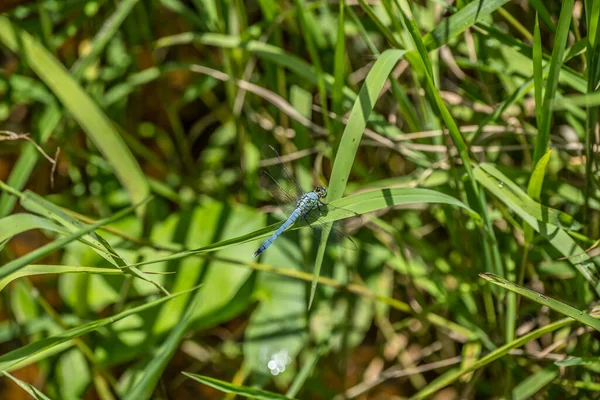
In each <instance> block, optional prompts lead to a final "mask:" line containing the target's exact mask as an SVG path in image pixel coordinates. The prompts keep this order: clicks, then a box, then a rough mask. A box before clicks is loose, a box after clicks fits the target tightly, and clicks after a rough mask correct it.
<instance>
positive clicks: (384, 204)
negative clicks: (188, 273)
mask: <svg viewBox="0 0 600 400" xmlns="http://www.w3.org/2000/svg"><path fill="white" fill-rule="evenodd" d="M328 197H329V196H328ZM422 203H431V204H436V203H439V204H448V205H453V206H457V207H460V208H462V209H464V210H465V211H466V212H467V213H468V214H469V216H470V217H471V218H473V219H474V220H475V222H476V223H481V222H480V221H481V217H480V216H479V214H477V213H476V212H475V211H473V210H472V209H470V208H469V207H468V206H466V205H465V204H464V203H463V202H461V201H460V200H457V199H456V198H454V197H452V196H448V195H447V194H444V193H440V192H437V191H435V190H429V189H407V188H391V189H377V190H371V191H368V192H363V193H359V194H354V195H351V196H348V197H344V198H342V199H339V200H335V201H332V202H331V205H332V206H334V207H335V208H333V207H332V211H331V212H329V213H327V215H324V216H323V217H322V218H321V219H320V220H321V221H322V222H324V223H330V222H335V221H338V220H340V219H344V218H352V217H356V216H357V215H361V214H366V213H370V212H373V211H377V210H381V209H385V208H388V207H393V206H398V205H403V204H422ZM280 225H281V223H280V222H279V223H275V224H272V225H269V226H267V227H265V228H263V229H259V230H257V231H254V232H250V233H247V234H244V235H240V236H238V237H235V238H231V239H227V240H223V241H220V242H217V243H213V244H211V245H208V246H204V247H200V248H198V249H193V250H187V251H183V252H179V253H175V254H172V255H169V256H166V257H161V258H157V259H154V260H149V261H144V262H141V263H137V264H132V266H140V265H146V264H154V263H157V262H162V261H169V260H177V259H180V258H185V257H190V256H193V255H196V254H201V253H208V252H213V251H217V250H222V249H224V248H228V247H231V246H235V245H237V244H241V243H246V242H250V241H254V240H257V239H261V238H265V237H268V236H270V235H271V234H272V233H273V232H274V231H276V230H277V228H279V226H280ZM303 226H304V224H303V223H302V222H300V223H299V224H297V225H295V226H293V227H292V228H291V229H299V228H301V227H303Z"/></svg>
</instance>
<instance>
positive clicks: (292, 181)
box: [262, 145, 304, 202]
mask: <svg viewBox="0 0 600 400" xmlns="http://www.w3.org/2000/svg"><path fill="white" fill-rule="evenodd" d="M262 153H263V163H264V166H263V168H264V169H263V176H264V177H266V178H268V180H269V181H270V182H271V186H270V187H268V188H267V189H273V186H275V187H274V189H275V191H276V192H279V193H278V194H280V195H281V194H283V195H284V196H283V198H282V199H278V200H281V201H288V199H293V201H294V202H295V201H297V200H298V199H299V198H300V197H302V195H303V194H304V191H303V190H302V188H301V187H300V185H299V184H298V181H296V178H294V175H293V174H292V172H291V171H290V170H289V168H288V167H287V166H286V165H285V163H284V162H283V160H282V159H281V157H280V156H279V153H278V152H277V150H275V148H273V146H268V145H267V146H264V147H263V149H262Z"/></svg>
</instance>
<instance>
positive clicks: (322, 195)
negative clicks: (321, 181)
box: [315, 186, 327, 199]
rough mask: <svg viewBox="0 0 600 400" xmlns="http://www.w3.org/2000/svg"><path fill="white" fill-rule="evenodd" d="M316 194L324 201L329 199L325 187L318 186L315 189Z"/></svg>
mask: <svg viewBox="0 0 600 400" xmlns="http://www.w3.org/2000/svg"><path fill="white" fill-rule="evenodd" d="M315 192H316V193H317V194H318V195H319V197H320V198H322V199H324V198H325V197H327V189H325V188H324V187H323V186H317V187H316V188H315Z"/></svg>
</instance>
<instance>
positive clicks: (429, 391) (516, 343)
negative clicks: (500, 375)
mask: <svg viewBox="0 0 600 400" xmlns="http://www.w3.org/2000/svg"><path fill="white" fill-rule="evenodd" d="M573 322H574V320H573V319H572V318H564V319H561V320H559V321H556V322H553V323H551V324H548V325H546V326H544V327H543V328H540V329H537V330H535V331H532V332H529V333H528V334H526V335H523V336H521V337H520V338H518V339H516V340H513V341H512V342H510V343H507V344H505V345H504V346H502V347H499V348H498V349H496V350H494V351H492V352H491V353H489V354H488V355H486V356H484V357H482V358H481V359H480V360H478V361H477V362H475V363H473V364H471V365H470V366H469V367H467V368H463V369H460V370H458V371H456V372H452V373H449V374H447V375H444V376H443V377H441V378H440V379H437V380H435V381H433V382H432V383H431V384H429V385H428V386H427V387H425V388H424V389H423V390H421V391H419V392H418V393H417V394H415V395H414V396H412V397H411V398H410V399H411V400H420V399H427V398H430V397H431V395H433V394H434V393H435V392H437V391H438V390H441V389H443V388H445V387H446V386H448V385H450V384H452V383H453V382H456V381H457V380H458V379H459V378H460V377H461V376H463V375H465V374H468V373H469V372H473V371H476V370H478V369H481V368H483V367H484V366H486V365H488V364H489V363H491V362H493V361H496V360H497V359H499V358H501V357H503V356H505V355H507V354H508V353H509V352H510V351H511V350H513V349H517V348H519V347H521V346H523V345H524V344H525V343H528V342H530V341H532V340H535V339H537V338H540V337H542V336H543V335H545V334H547V333H550V332H554V331H556V330H558V329H561V328H564V327H565V326H568V325H570V324H572V323H573Z"/></svg>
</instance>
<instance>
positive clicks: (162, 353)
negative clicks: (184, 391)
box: [124, 293, 201, 400]
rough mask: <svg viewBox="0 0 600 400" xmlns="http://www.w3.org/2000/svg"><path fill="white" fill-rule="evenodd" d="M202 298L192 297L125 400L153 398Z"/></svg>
mask: <svg viewBox="0 0 600 400" xmlns="http://www.w3.org/2000/svg"><path fill="white" fill-rule="evenodd" d="M200 297H201V296H200V294H199V293H196V294H195V295H193V296H192V300H191V301H190V302H189V304H187V308H186V310H185V313H184V314H183V316H182V317H181V318H180V319H179V321H178V322H177V324H176V325H175V327H173V329H172V330H171V331H170V332H169V336H168V337H167V339H166V340H165V341H164V343H162V344H161V345H160V346H159V347H158V349H156V350H154V351H153V354H152V358H151V360H150V362H149V363H148V364H147V365H146V366H145V368H144V374H143V375H142V379H141V380H140V381H139V382H137V384H136V385H135V386H134V387H133V389H132V390H130V391H129V392H128V393H127V395H126V396H125V397H124V398H125V400H137V399H149V398H150V397H151V396H152V393H153V392H154V389H155V388H156V385H157V384H158V381H159V380H160V379H161V377H162V374H163V372H164V369H165V368H166V366H167V364H168V363H169V361H170V360H171V358H172V357H173V354H174V353H175V351H177V349H178V348H179V344H180V343H181V340H182V339H183V336H184V335H185V333H186V331H187V328H188V326H189V324H190V322H191V320H192V317H193V316H194V313H195V312H196V309H197V305H198V302H199V299H200Z"/></svg>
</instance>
